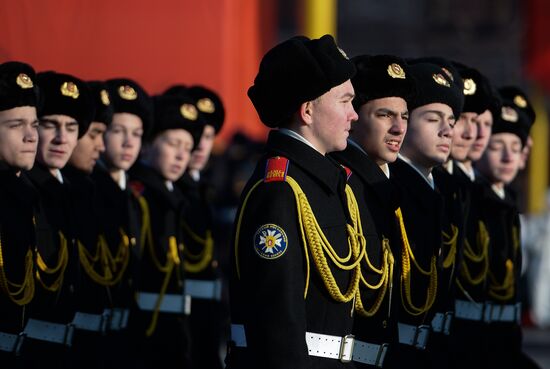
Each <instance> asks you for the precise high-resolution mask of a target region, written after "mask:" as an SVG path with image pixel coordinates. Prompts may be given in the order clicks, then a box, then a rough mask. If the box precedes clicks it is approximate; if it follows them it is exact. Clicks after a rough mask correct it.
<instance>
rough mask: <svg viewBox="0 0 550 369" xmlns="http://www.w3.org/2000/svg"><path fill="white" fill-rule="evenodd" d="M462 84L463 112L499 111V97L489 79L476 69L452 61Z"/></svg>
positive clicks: (495, 112) (496, 112) (494, 112)
mask: <svg viewBox="0 0 550 369" xmlns="http://www.w3.org/2000/svg"><path fill="white" fill-rule="evenodd" d="M454 65H455V67H456V69H457V70H458V73H460V77H461V78H462V82H463V85H464V108H463V109H462V111H463V112H470V113H477V114H481V113H483V112H484V111H485V110H490V111H491V112H492V113H493V115H495V114H498V113H499V111H500V105H501V102H500V98H499V95H498V93H496V92H495V90H494V89H493V87H492V86H491V83H490V82H489V79H488V78H487V77H485V76H484V75H483V74H481V73H480V72H479V71H478V70H477V69H475V68H471V67H468V66H466V65H464V64H460V63H456V62H455V63H454Z"/></svg>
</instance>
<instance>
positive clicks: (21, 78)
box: [15, 73, 34, 89]
mask: <svg viewBox="0 0 550 369" xmlns="http://www.w3.org/2000/svg"><path fill="white" fill-rule="evenodd" d="M15 82H16V83H17V84H18V85H19V87H21V88H22V89H27V88H33V87H34V84H33V83H32V80H31V77H29V76H27V75H26V74H25V73H19V75H18V76H17V78H16V79H15Z"/></svg>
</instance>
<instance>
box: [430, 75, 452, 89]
mask: <svg viewBox="0 0 550 369" xmlns="http://www.w3.org/2000/svg"><path fill="white" fill-rule="evenodd" d="M432 78H433V79H434V81H435V82H436V83H437V84H439V85H441V86H445V87H451V84H450V83H449V81H447V79H446V78H445V77H443V75H442V74H441V73H435V74H433V75H432Z"/></svg>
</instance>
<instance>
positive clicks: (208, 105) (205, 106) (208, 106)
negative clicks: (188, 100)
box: [197, 97, 216, 114]
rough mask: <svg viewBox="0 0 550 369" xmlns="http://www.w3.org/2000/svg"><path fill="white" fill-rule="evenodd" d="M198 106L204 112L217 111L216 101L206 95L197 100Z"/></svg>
mask: <svg viewBox="0 0 550 369" xmlns="http://www.w3.org/2000/svg"><path fill="white" fill-rule="evenodd" d="M197 108H199V110H200V111H202V112H203V113H209V114H211V113H213V112H215V111H216V107H215V106H214V103H213V102H212V100H210V99H209V98H207V97H205V98H202V99H200V100H199V101H197Z"/></svg>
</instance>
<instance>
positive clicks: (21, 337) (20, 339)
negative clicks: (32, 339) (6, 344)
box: [13, 332, 27, 356]
mask: <svg viewBox="0 0 550 369" xmlns="http://www.w3.org/2000/svg"><path fill="white" fill-rule="evenodd" d="M26 337H27V335H26V334H25V333H24V332H21V333H19V334H18V335H17V341H15V346H14V348H13V353H14V354H15V356H19V355H21V347H22V346H23V341H25V338H26Z"/></svg>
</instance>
